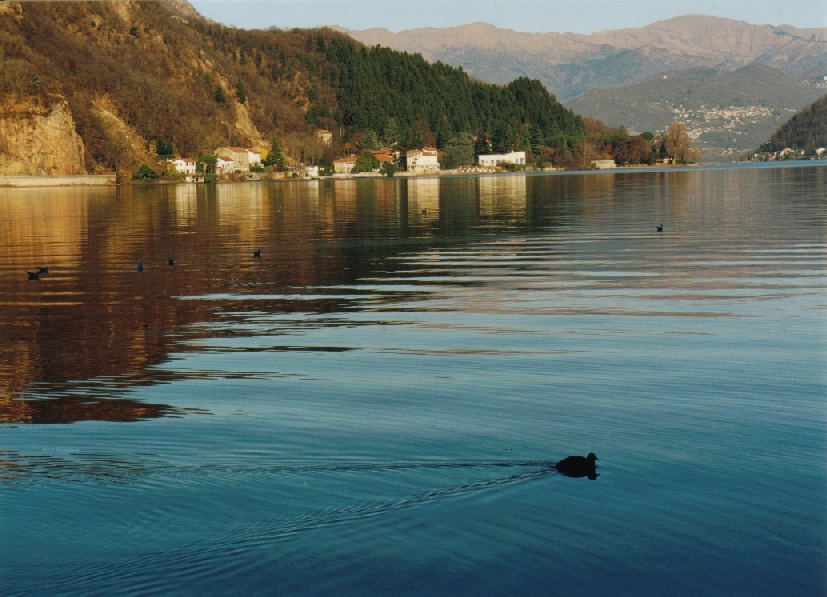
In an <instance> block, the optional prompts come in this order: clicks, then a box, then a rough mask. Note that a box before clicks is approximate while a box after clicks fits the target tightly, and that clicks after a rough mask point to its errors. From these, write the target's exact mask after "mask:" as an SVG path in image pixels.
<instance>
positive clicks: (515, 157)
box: [477, 151, 525, 167]
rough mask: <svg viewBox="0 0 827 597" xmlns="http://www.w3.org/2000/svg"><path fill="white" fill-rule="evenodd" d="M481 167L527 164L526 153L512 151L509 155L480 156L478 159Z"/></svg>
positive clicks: (492, 154)
mask: <svg viewBox="0 0 827 597" xmlns="http://www.w3.org/2000/svg"><path fill="white" fill-rule="evenodd" d="M477 163H478V164H479V165H480V166H488V167H493V166H499V165H500V164H519V165H521V164H525V152H524V151H511V152H509V153H489V154H480V155H479V156H478V158H477Z"/></svg>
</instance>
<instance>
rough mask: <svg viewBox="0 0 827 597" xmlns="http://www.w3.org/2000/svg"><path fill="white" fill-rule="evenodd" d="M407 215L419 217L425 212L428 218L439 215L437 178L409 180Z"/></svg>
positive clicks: (438, 180) (438, 181)
mask: <svg viewBox="0 0 827 597" xmlns="http://www.w3.org/2000/svg"><path fill="white" fill-rule="evenodd" d="M407 183H408V214H409V217H411V216H414V217H415V218H416V217H419V215H421V214H422V213H423V210H427V215H428V217H429V218H432V217H437V216H438V215H439V183H440V179H439V178H430V177H429V178H409V179H408V180H407Z"/></svg>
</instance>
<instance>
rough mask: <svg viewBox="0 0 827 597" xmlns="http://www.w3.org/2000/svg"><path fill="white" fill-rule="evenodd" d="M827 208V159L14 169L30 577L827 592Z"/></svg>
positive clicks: (331, 586)
mask: <svg viewBox="0 0 827 597" xmlns="http://www.w3.org/2000/svg"><path fill="white" fill-rule="evenodd" d="M661 223H662V224H663V225H664V232H663V233H658V232H656V226H657V225H658V224H661ZM825 225H827V167H825V166H806V167H798V166H794V167H783V168H781V167H775V168H761V167H752V168H743V167H742V168H710V169H700V168H699V169H690V170H685V171H671V172H651V171H650V172H642V173H637V172H621V173H611V174H591V175H564V176H560V175H542V176H532V175H529V176H522V175H516V176H501V177H468V178H443V179H435V178H432V179H414V180H371V181H323V182H316V183H297V184H285V183H280V184H248V185H244V184H242V185H226V186H221V185H219V186H218V187H215V186H204V185H199V186H192V185H190V186H184V185H180V186H177V187H160V188H134V189H119V190H113V189H104V188H100V189H92V188H90V189H50V190H43V189H37V190H17V189H0V595H34V594H49V595H54V594H75V595H95V594H101V595H113V594H180V595H229V594H251V595H276V594H285V593H288V594H316V595H344V594H384V595H394V594H410V595H456V594H475V595H506V594H508V595H517V594H536V595H541V594H543V595H547V594H560V595H622V594H626V595H821V594H825V592H826V591H827V564H826V563H827V500H825V497H827V450H825V446H826V443H825V439H826V435H825V431H827V408H826V407H825V397H827V268H825V262H826V260H825V257H827V242H826V241H825ZM257 249H260V250H261V257H260V258H255V257H253V251H255V250H257ZM170 257H172V258H174V259H175V265H174V266H169V265H167V259H168V258H170ZM139 261H140V262H142V263H143V264H144V266H145V267H144V271H143V272H139V271H138V270H137V267H136V266H137V263H138V262H139ZM39 266H43V267H48V268H49V272H48V273H47V274H43V275H41V277H40V280H31V281H30V280H27V276H26V271H27V270H29V271H34V269H35V268H37V267H39ZM127 423H129V424H127ZM590 451H591V452H595V453H597V455H598V456H599V458H600V461H599V468H598V473H599V477H598V478H597V479H596V480H588V479H586V478H569V477H564V476H562V475H560V474H557V473H556V472H555V471H554V470H553V468H552V467H551V464H552V463H553V462H555V461H556V460H558V459H560V458H562V457H564V456H566V455H568V454H586V453H587V452H590Z"/></svg>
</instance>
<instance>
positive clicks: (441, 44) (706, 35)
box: [346, 15, 827, 161]
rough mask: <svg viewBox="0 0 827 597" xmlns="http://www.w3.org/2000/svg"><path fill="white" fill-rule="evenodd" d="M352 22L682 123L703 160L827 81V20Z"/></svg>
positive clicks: (607, 113) (762, 133)
mask: <svg viewBox="0 0 827 597" xmlns="http://www.w3.org/2000/svg"><path fill="white" fill-rule="evenodd" d="M346 33H347V34H348V35H350V36H351V37H354V38H355V39H357V40H359V41H361V42H363V43H365V44H366V45H383V46H387V47H391V48H394V49H398V50H404V51H408V52H419V53H421V54H422V55H423V56H424V57H425V58H427V59H429V60H434V61H437V60H438V61H442V62H445V63H446V64H449V65H452V66H461V67H462V68H463V69H464V70H465V71H466V72H467V73H468V74H469V75H471V76H473V77H476V78H479V79H482V80H484V81H490V82H494V83H502V82H505V81H510V80H511V79H513V78H514V77H515V76H528V77H532V78H537V79H539V80H540V81H542V82H543V84H544V85H546V86H547V87H548V88H549V89H550V90H551V91H552V92H553V93H555V94H556V96H557V97H558V98H559V99H560V100H561V101H563V102H564V103H565V105H566V107H568V108H570V109H572V110H574V111H575V112H577V113H579V114H582V115H584V116H589V117H592V118H596V119H598V120H601V121H603V122H605V123H607V124H609V125H610V126H620V125H625V126H626V127H627V128H629V129H631V130H635V131H638V132H642V131H653V132H655V131H659V130H664V129H665V128H666V126H668V125H669V123H670V122H672V121H674V120H678V121H681V122H684V123H685V124H686V125H687V129H688V131H689V132H690V134H691V135H692V136H693V138H694V140H695V142H696V143H697V145H698V146H699V148H700V149H701V151H702V155H703V158H704V160H713V161H717V160H719V159H723V160H726V159H729V158H728V157H727V156H731V157H735V156H737V154H738V153H741V152H744V151H748V150H750V149H753V148H755V147H757V146H758V145H760V144H761V143H763V142H764V141H766V139H767V138H768V137H769V136H770V134H772V132H773V131H774V130H775V129H777V128H778V127H779V126H780V125H781V123H783V122H784V121H785V120H787V119H788V118H790V117H791V116H792V115H793V114H795V113H796V112H797V111H798V110H800V109H802V108H803V107H804V106H806V105H808V104H810V103H812V102H813V101H814V100H815V99H816V98H817V97H819V96H820V95H822V94H824V92H825V90H826V89H827V81H826V80H825V79H824V77H825V75H827V28H813V29H800V28H796V27H792V26H789V25H780V26H777V27H776V26H772V25H752V24H750V23H746V22H743V21H735V20H731V19H724V18H720V17H711V16H703V15H687V16H681V17H675V18H672V19H669V20H665V21H658V22H655V23H652V24H650V25H647V26H645V27H640V28H635V29H617V30H607V31H600V32H597V33H593V34H591V35H581V34H574V33H520V32H517V31H512V30H510V29H500V28H497V27H495V26H493V25H487V24H485V23H472V24H469V25H463V26H461V27H451V28H445V29H433V28H423V29H412V30H409V31H402V32H399V33H391V32H390V31H387V30H385V29H368V30H365V31H347V32H346Z"/></svg>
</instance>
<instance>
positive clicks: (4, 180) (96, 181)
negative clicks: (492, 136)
mask: <svg viewBox="0 0 827 597" xmlns="http://www.w3.org/2000/svg"><path fill="white" fill-rule="evenodd" d="M818 165H821V166H824V165H827V160H784V161H774V162H759V161H744V162H711V163H707V164H668V165H665V164H657V165H652V166H648V165H635V166H618V167H617V168H604V169H595V170H560V169H546V170H523V171H515V172H509V171H505V170H503V171H498V172H463V171H457V170H443V171H440V172H439V173H431V174H418V175H411V174H408V173H406V172H399V173H398V174H397V175H396V176H394V177H393V178H397V179H406V180H410V179H420V178H443V177H464V176H514V175H526V174H529V175H556V176H560V175H571V174H613V173H621V172H623V173H626V172H670V171H671V172H674V171H680V170H691V169H696V168H716V167H722V168H725V167H784V166H818ZM385 178H387V177H385V176H382V175H379V174H364V175H358V174H357V175H345V176H342V175H338V176H323V177H313V178H310V177H303V178H279V179H274V180H263V181H259V180H250V181H217V183H216V184H221V185H223V184H237V183H239V182H241V183H248V182H309V181H319V180H375V179H385ZM123 184H126V185H132V184H133V183H132V182H131V181H130V182H128V183H123ZM134 184H137V185H139V186H141V185H144V184H149V185H150V186H151V185H163V184H204V183H192V182H184V181H176V180H158V181H153V182H150V183H142V182H140V181H138V182H137V183H134ZM208 184H212V183H208ZM116 185H117V182H116V177H115V175H114V174H96V175H79V176H0V188H3V187H12V188H39V187H69V186H116Z"/></svg>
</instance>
